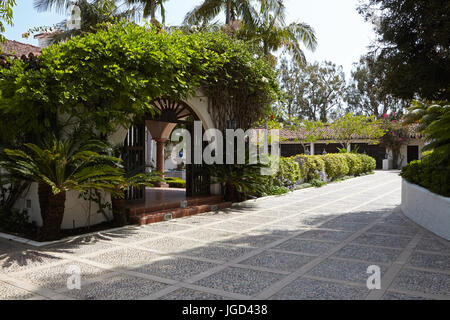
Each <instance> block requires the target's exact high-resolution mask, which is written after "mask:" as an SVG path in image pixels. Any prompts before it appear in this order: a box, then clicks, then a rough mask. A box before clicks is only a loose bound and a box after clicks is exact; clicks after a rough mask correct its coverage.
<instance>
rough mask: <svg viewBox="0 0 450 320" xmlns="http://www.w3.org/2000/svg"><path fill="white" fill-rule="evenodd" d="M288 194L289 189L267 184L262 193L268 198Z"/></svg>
mask: <svg viewBox="0 0 450 320" xmlns="http://www.w3.org/2000/svg"><path fill="white" fill-rule="evenodd" d="M288 192H289V189H288V188H286V187H280V186H276V185H273V184H268V185H267V187H266V190H265V192H264V193H265V194H266V195H268V196H276V195H281V194H285V193H288Z"/></svg>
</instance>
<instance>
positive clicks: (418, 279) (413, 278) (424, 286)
mask: <svg viewBox="0 0 450 320" xmlns="http://www.w3.org/2000/svg"><path fill="white" fill-rule="evenodd" d="M391 288H392V289H398V290H409V291H415V292H424V293H430V294H436V295H445V296H448V297H449V298H450V275H448V274H442V273H434V272H427V271H421V270H413V269H409V268H404V269H403V270H401V271H400V272H399V274H398V275H397V277H396V278H395V279H394V282H393V284H392V285H391Z"/></svg>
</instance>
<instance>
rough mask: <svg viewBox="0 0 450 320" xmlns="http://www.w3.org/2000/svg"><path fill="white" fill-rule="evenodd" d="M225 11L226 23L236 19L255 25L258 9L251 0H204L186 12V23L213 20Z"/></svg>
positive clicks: (271, 1) (272, 0)
mask: <svg viewBox="0 0 450 320" xmlns="http://www.w3.org/2000/svg"><path fill="white" fill-rule="evenodd" d="M258 1H259V2H270V3H273V2H275V1H274V0H258ZM222 11H224V12H225V23H226V24H227V25H231V23H232V22H233V21H234V20H236V19H242V21H243V22H244V23H246V24H248V25H253V21H254V19H255V15H256V13H257V11H256V10H255V9H254V7H253V6H252V4H251V0H204V1H203V3H202V4H200V5H198V6H196V7H195V8H194V9H193V10H192V11H190V12H188V13H187V14H186V17H185V18H184V23H185V24H189V25H196V24H200V23H208V22H211V21H212V20H213V19H214V18H215V17H216V16H218V15H219V13H220V12H222Z"/></svg>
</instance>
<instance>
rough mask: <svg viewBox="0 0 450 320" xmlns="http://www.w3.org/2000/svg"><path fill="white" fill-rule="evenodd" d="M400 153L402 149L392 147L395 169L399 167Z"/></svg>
mask: <svg viewBox="0 0 450 320" xmlns="http://www.w3.org/2000/svg"><path fill="white" fill-rule="evenodd" d="M399 153H400V150H397V149H392V166H393V169H398V167H399V166H398V155H399Z"/></svg>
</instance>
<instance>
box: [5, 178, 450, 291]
mask: <svg viewBox="0 0 450 320" xmlns="http://www.w3.org/2000/svg"><path fill="white" fill-rule="evenodd" d="M400 202H401V178H400V177H399V175H398V171H397V172H395V171H393V172H385V171H377V172H376V173H375V174H373V175H367V176H363V177H358V178H355V179H350V180H345V181H342V182H339V183H333V184H329V185H327V186H324V187H322V188H310V189H304V190H301V191H297V192H294V193H290V194H288V195H286V196H280V197H270V198H267V199H260V200H258V201H251V202H249V203H246V204H241V205H238V206H233V207H232V208H230V209H225V210H219V211H217V212H211V213H205V214H200V215H196V216H191V217H186V218H182V219H175V220H171V221H166V222H160V223H156V224H150V225H147V226H143V227H138V226H129V227H126V228H122V229H116V230H112V231H104V232H100V233H97V234H94V235H90V236H85V237H78V238H74V240H71V241H65V242H60V243H56V244H53V245H51V246H44V247H41V248H38V249H37V248H36V247H32V246H29V245H22V244H18V243H15V242H12V241H8V240H4V239H0V299H47V298H53V299H55V298H64V297H66V298H69V299H148V298H151V297H154V298H157V299H169V300H184V299H189V300H218V299H233V298H257V299H258V298H259V297H262V298H267V299H294V300H297V299H320V300H323V299H333V300H341V299H371V298H373V297H375V298H378V299H385V300H406V299H413V300H420V299H450V242H449V241H446V240H444V239H442V238H439V237H438V236H436V235H434V234H432V233H431V232H429V231H427V230H425V229H423V228H421V227H420V226H418V225H416V224H415V223H413V222H412V221H411V220H409V219H408V218H407V217H406V216H404V215H403V214H402V212H401V210H400V209H399V205H400ZM350 237H351V238H350ZM399 258H401V259H399ZM73 265H75V266H79V267H81V277H82V286H81V290H68V289H67V287H65V286H64V285H65V284H67V278H68V274H67V273H66V271H67V268H68V267H69V266H73ZM371 265H378V266H380V268H381V276H382V289H383V290H384V291H381V292H379V296H376V295H375V296H374V295H373V294H372V292H373V291H371V292H370V293H369V290H368V289H367V287H366V282H367V279H368V277H369V274H368V273H367V268H368V267H369V266H371ZM305 266H307V268H304V267H305ZM385 274H389V275H390V277H392V278H391V279H392V281H391V282H389V286H388V287H383V285H385V283H384V280H383V276H384V275H385ZM150 279H156V280H158V281H154V280H150ZM287 279H289V281H286V280H287ZM386 284H387V283H386ZM38 288H40V289H41V291H39V290H38V291H37V289H38ZM161 290H162V291H161Z"/></svg>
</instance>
